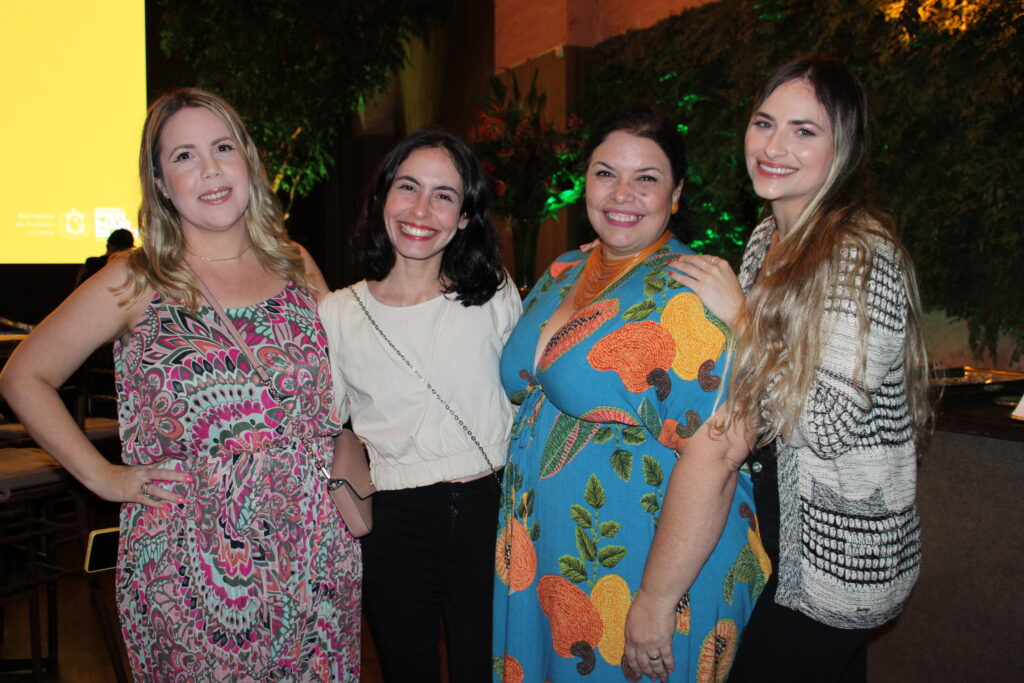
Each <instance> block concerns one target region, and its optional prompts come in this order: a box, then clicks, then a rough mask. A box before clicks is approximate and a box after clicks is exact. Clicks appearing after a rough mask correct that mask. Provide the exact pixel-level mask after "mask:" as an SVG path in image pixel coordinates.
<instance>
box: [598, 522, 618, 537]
mask: <svg viewBox="0 0 1024 683" xmlns="http://www.w3.org/2000/svg"><path fill="white" fill-rule="evenodd" d="M621 528H622V525H621V524H619V523H618V522H612V521H608V522H601V528H600V531H601V536H602V537H603V538H613V537H614V536H615V535H616V534H617V533H619V529H621Z"/></svg>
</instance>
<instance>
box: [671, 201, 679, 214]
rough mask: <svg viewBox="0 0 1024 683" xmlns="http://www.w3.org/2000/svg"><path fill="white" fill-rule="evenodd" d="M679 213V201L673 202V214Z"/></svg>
mask: <svg viewBox="0 0 1024 683" xmlns="http://www.w3.org/2000/svg"><path fill="white" fill-rule="evenodd" d="M677 213H679V202H672V215H673V216H674V215H676V214H677Z"/></svg>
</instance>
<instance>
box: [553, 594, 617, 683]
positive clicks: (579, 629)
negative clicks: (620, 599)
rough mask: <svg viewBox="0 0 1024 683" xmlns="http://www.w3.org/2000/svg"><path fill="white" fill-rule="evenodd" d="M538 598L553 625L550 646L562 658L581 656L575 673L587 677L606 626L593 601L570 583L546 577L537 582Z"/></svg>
mask: <svg viewBox="0 0 1024 683" xmlns="http://www.w3.org/2000/svg"><path fill="white" fill-rule="evenodd" d="M537 599H538V600H539V601H540V608H541V609H542V610H544V614H546V615H547V617H548V620H549V621H550V622H551V646H552V647H553V648H554V650H555V652H557V653H558V654H559V656H561V657H579V658H580V661H579V663H577V664H576V670H577V671H578V672H579V673H580V674H581V675H584V676H585V675H587V674H588V673H590V672H591V671H593V670H594V665H595V663H596V660H595V655H594V646H595V645H597V643H598V642H600V640H601V635H602V633H603V631H604V627H603V626H602V624H601V616H600V615H599V614H598V613H597V610H596V609H595V608H594V603H592V602H591V601H590V598H589V597H588V596H587V594H586V593H584V592H583V591H582V590H580V589H579V588H578V587H577V586H576V585H574V584H573V583H571V582H570V581H568V580H566V579H564V578H562V577H561V576H558V575H557V574H546V575H545V576H542V577H541V578H540V581H538V582H537Z"/></svg>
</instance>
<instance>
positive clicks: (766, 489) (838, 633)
mask: <svg viewBox="0 0 1024 683" xmlns="http://www.w3.org/2000/svg"><path fill="white" fill-rule="evenodd" d="M748 462H749V463H750V465H751V472H752V474H751V479H753V481H754V502H755V503H756V505H757V520H758V524H759V525H760V531H761V541H762V543H763V544H764V549H765V551H766V552H767V553H768V556H769V557H770V558H771V560H772V568H773V573H772V576H771V579H769V580H768V584H767V585H766V586H765V588H764V592H762V593H761V597H760V598H758V600H757V605H756V606H755V607H754V612H753V614H751V616H750V621H749V622H747V627H746V628H745V629H744V631H743V635H742V637H741V638H740V648H739V651H738V652H737V653H736V659H735V661H734V662H733V666H732V671H731V672H730V673H729V683H754V682H756V683H866V681H867V662H868V659H867V647H868V636H869V635H870V634H871V629H842V628H836V627H834V626H829V625H827V624H823V623H821V622H819V621H815V620H814V619H811V618H810V617H808V616H807V615H805V614H803V613H801V612H797V611H796V610H792V609H789V608H788V607H783V606H781V605H779V604H777V603H776V602H775V590H776V588H777V587H778V583H779V581H778V566H779V478H778V468H777V466H776V458H775V455H774V453H773V452H772V451H771V450H770V449H767V448H766V449H759V450H757V451H755V452H754V453H752V454H751V456H750V459H749V460H748Z"/></svg>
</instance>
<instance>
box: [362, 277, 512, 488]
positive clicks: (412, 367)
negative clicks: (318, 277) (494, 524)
mask: <svg viewBox="0 0 1024 683" xmlns="http://www.w3.org/2000/svg"><path fill="white" fill-rule="evenodd" d="M347 289H348V290H349V291H350V292H352V296H354V297H355V299H356V303H357V304H359V308H360V309H362V311H363V315H365V316H366V319H367V320H368V321H369V322H370V325H371V326H372V327H373V329H374V330H376V331H377V334H379V335H380V337H381V339H383V340H384V341H385V342H386V343H387V345H388V346H390V347H391V350H392V351H394V352H395V354H396V355H397V356H398V357H399V358H400V359H401V360H402V362H403V363H405V365H406V367H408V368H409V369H410V370H412V373H413V374H414V375H416V378H417V379H418V380H419V381H420V382H422V383H423V386H425V387H426V388H427V391H429V392H430V393H431V395H433V397H434V398H436V399H437V400H438V401H440V402H441V405H442V406H444V409H445V410H446V411H448V414H449V415H451V416H452V417H453V418H455V421H456V422H458V423H459V426H460V427H462V431H464V432H465V433H466V436H468V437H469V439H470V441H472V442H473V445H474V446H476V447H477V448H478V449H479V450H480V454H481V455H482V456H484V462H486V463H487V466H488V467H489V468H490V469H491V474H493V475H494V480H495V481H496V482H498V488H501V479H499V478H498V470H497V469H495V467H494V464H493V463H492V462H491V459H490V457H488V455H487V451H485V450H484V447H483V445H481V443H480V440H479V439H477V438H476V434H474V433H473V430H471V429H470V428H469V425H467V424H466V422H465V421H464V420H463V419H462V418H461V417H459V415H458V413H456V412H455V411H454V410H453V409H452V407H451V406H450V405H448V401H446V400H444V398H443V397H442V396H441V394H439V393H438V392H437V389H435V388H434V386H433V385H432V384H431V383H430V382H428V381H427V378H426V377H424V376H423V375H422V374H420V371H419V370H417V369H416V366H415V365H413V364H412V363H411V362H410V361H409V359H408V358H406V357H405V354H404V353H402V352H401V351H399V349H398V347H397V346H395V345H394V343H393V342H392V341H391V340H390V339H389V338H388V336H387V335H386V334H384V330H382V329H381V327H380V325H378V324H377V321H376V320H374V319H373V316H372V315H370V311H369V309H367V308H366V304H364V303H363V299H362V297H361V296H359V292H357V291H356V289H355V287H354V286H352V285H349V286H348V287H347Z"/></svg>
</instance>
